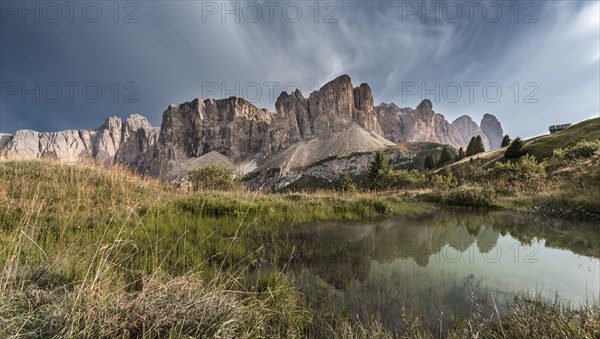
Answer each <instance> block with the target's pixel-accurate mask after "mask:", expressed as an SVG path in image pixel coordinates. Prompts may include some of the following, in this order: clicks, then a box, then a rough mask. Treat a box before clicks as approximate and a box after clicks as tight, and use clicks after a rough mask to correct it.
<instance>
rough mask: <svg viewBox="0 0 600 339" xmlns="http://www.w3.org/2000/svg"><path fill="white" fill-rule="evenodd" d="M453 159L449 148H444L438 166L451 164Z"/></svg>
mask: <svg viewBox="0 0 600 339" xmlns="http://www.w3.org/2000/svg"><path fill="white" fill-rule="evenodd" d="M453 159H454V158H453V157H452V154H451V153H450V148H449V147H444V149H442V154H441V155H440V160H439V161H438V166H439V167H442V166H446V165H448V164H451V163H452V162H453Z"/></svg>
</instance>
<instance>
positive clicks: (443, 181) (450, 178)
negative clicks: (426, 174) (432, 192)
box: [431, 172, 458, 189]
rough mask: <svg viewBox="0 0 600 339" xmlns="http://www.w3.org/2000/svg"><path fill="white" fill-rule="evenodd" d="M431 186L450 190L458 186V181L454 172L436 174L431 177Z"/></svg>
mask: <svg viewBox="0 0 600 339" xmlns="http://www.w3.org/2000/svg"><path fill="white" fill-rule="evenodd" d="M431 186H432V187H433V188H438V189H449V188H453V187H457V186H458V179H456V177H455V176H454V175H452V172H447V173H443V174H435V175H433V176H432V177H431Z"/></svg>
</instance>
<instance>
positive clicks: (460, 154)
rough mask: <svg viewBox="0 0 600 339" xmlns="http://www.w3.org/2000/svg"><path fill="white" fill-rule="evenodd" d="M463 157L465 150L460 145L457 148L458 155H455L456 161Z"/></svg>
mask: <svg viewBox="0 0 600 339" xmlns="http://www.w3.org/2000/svg"><path fill="white" fill-rule="evenodd" d="M464 158H465V150H464V149H463V148H462V147H461V148H459V149H458V155H457V156H456V161H458V160H462V159H464Z"/></svg>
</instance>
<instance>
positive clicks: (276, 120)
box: [260, 75, 383, 161]
mask: <svg viewBox="0 0 600 339" xmlns="http://www.w3.org/2000/svg"><path fill="white" fill-rule="evenodd" d="M275 108H276V113H275V115H274V116H273V124H272V126H271V127H270V128H269V131H268V132H267V136H266V138H265V141H264V143H263V147H262V151H261V156H260V159H261V161H265V160H266V159H268V158H269V157H271V156H272V155H273V154H275V153H277V152H279V151H282V150H285V149H288V148H289V147H291V146H292V145H294V144H296V143H298V142H301V141H308V140H311V139H313V138H318V139H321V140H325V139H328V138H331V137H333V136H334V135H337V134H339V133H342V132H344V131H347V130H349V129H351V128H352V127H353V126H358V127H360V128H363V129H364V130H366V131H367V132H369V133H373V134H374V135H375V136H383V131H382V129H381V126H380V124H379V121H378V120H377V115H376V114H375V108H374V106H373V94H372V93H371V88H370V87H369V85H367V84H361V85H360V86H359V87H356V88H353V87H352V81H351V79H350V77H349V76H347V75H342V76H340V77H338V78H336V79H335V80H333V81H331V82H329V83H327V84H326V85H325V86H323V87H322V88H321V89H320V90H319V91H315V92H313V93H311V94H310V96H309V98H308V99H306V98H304V96H302V93H300V91H299V90H296V91H295V92H293V93H292V94H291V95H289V94H287V93H285V92H284V93H281V95H280V96H279V97H278V98H277V102H276V103H275Z"/></svg>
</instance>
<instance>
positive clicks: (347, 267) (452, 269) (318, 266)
mask: <svg viewBox="0 0 600 339" xmlns="http://www.w3.org/2000/svg"><path fill="white" fill-rule="evenodd" d="M598 227H600V225H581V224H573V223H569V222H556V221H548V220H539V219H537V220H535V219H531V218H529V219H524V218H523V217H518V216H514V215H510V214H501V213H487V214H479V213H457V212H452V213H442V214H439V215H436V216H431V217H427V218H420V219H396V220H387V221H380V222H352V223H334V224H332V223H328V224H319V225H309V226H305V227H299V228H294V229H290V230H286V231H285V232H283V234H282V235H281V239H280V241H281V242H280V243H283V244H285V245H284V246H283V247H284V248H285V249H286V250H287V252H288V255H287V256H286V255H283V256H281V255H280V257H282V258H284V259H285V258H286V257H287V259H286V260H287V262H285V263H284V262H283V261H284V260H282V261H281V263H282V264H286V265H287V267H289V268H290V272H291V273H290V275H291V276H292V277H293V279H294V280H295V281H296V283H297V284H298V286H299V288H300V289H301V290H302V291H303V292H304V294H305V295H307V297H308V298H309V300H310V302H311V303H312V304H313V305H314V306H316V307H317V308H319V309H321V311H322V312H343V313H345V314H346V315H347V316H349V317H352V316H359V317H361V318H376V319H379V320H381V321H383V322H384V324H386V325H388V326H391V327H392V328H393V327H398V326H400V325H401V324H400V321H401V320H400V319H401V317H402V314H406V313H409V314H413V315H418V316H420V317H421V318H422V319H425V321H426V322H427V321H431V322H432V323H434V322H436V321H437V320H438V319H439V317H440V314H445V315H453V316H460V315H467V314H468V313H469V312H474V311H476V310H479V311H480V312H486V310H487V311H491V310H492V306H493V305H494V304H496V306H497V307H498V308H499V309H500V310H502V309H503V308H504V305H505V304H506V301H508V300H512V299H513V298H515V297H516V296H519V297H522V298H526V299H527V298H533V297H543V298H548V299H552V300H554V298H556V297H557V296H558V298H559V299H560V300H562V301H564V302H568V303H572V304H573V305H575V306H577V305H582V304H583V303H586V302H593V301H596V302H597V301H598V298H599V296H600V261H599V259H598V258H599V256H600V232H598V231H597V230H598V229H599V228H598ZM278 251H279V252H281V248H279V249H278ZM289 253H293V254H292V255H289ZM290 258H291V259H290Z"/></svg>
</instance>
